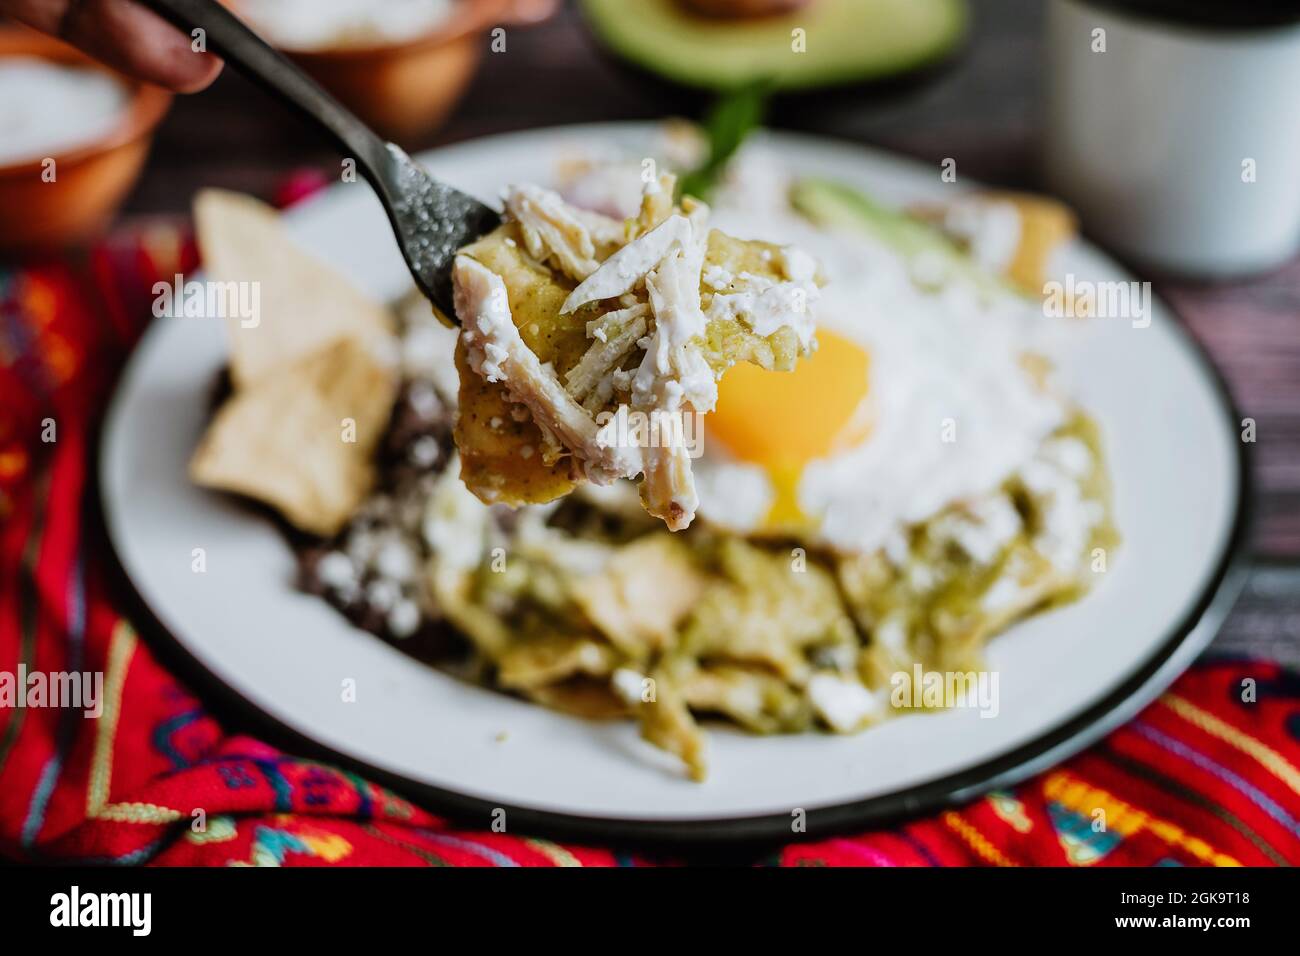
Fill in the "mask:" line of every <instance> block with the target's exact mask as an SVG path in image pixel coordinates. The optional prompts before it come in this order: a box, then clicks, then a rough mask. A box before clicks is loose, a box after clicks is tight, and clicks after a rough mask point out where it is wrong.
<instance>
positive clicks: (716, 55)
mask: <svg viewBox="0 0 1300 956" xmlns="http://www.w3.org/2000/svg"><path fill="white" fill-rule="evenodd" d="M581 5H582V9H583V11H584V12H585V13H586V16H587V20H588V22H589V23H590V24H591V28H592V30H593V31H594V32H595V34H596V35H597V37H599V38H600V39H601V41H603V42H604V43H605V44H606V45H607V46H609V47H610V48H611V49H612V50H613V51H614V52H615V53H617V54H619V55H620V56H622V57H624V58H625V59H627V60H630V61H631V62H633V63H635V64H637V65H638V66H641V67H643V68H645V69H647V70H649V71H650V72H652V73H656V74H659V75H660V76H663V77H665V78H667V79H669V80H672V81H674V82H677V83H682V84H684V85H687V86H695V87H705V88H708V89H724V90H725V89H734V88H736V87H741V86H745V85H748V84H750V83H754V82H760V81H768V82H770V83H771V85H772V88H773V89H774V90H798V89H810V88H813V87H819V86H831V85H836V84H843V83H853V82H857V81H861V80H870V79H876V78H880V77H884V76H892V75H894V74H897V73H902V72H905V71H907V70H912V69H915V68H917V67H921V66H925V65H927V64H929V63H932V62H934V61H936V60H939V59H941V58H942V57H943V56H944V55H945V54H947V53H948V52H949V51H951V50H952V49H953V48H954V47H955V46H956V45H957V44H958V43H959V42H960V40H961V39H962V38H963V37H964V36H965V33H966V24H967V8H966V0H812V3H810V4H809V5H808V6H807V7H805V8H803V9H801V10H796V11H795V12H793V13H790V14H785V15H782V16H769V17H762V18H757V19H745V20H729V19H709V18H706V17H701V16H698V15H695V14H692V13H691V12H690V11H689V9H687V8H686V7H685V6H684V5H682V4H681V2H680V0H633V2H629V0H581ZM795 30H803V31H804V33H803V34H802V37H803V52H796V49H795V39H796V34H795V33H794V31H795Z"/></svg>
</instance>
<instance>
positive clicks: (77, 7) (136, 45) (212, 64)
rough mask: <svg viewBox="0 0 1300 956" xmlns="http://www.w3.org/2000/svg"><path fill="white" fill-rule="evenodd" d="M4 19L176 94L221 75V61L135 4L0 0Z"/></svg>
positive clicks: (114, 0) (123, 0)
mask: <svg viewBox="0 0 1300 956" xmlns="http://www.w3.org/2000/svg"><path fill="white" fill-rule="evenodd" d="M0 14H7V15H8V16H10V17H12V18H13V19H15V20H18V21H19V22H21V23H25V24H27V25H28V26H31V27H35V28H36V29H37V30H40V31H41V32H42V33H48V34H50V35H52V36H56V37H58V38H59V39H61V40H64V41H66V42H68V43H71V44H72V45H73V46H75V47H77V48H79V49H80V50H82V51H83V52H85V53H87V54H89V55H90V56H93V57H94V58H95V59H97V60H101V61H103V62H104V63H107V64H108V65H109V66H111V67H113V68H115V69H118V70H121V71H122V72H123V73H127V74H129V75H131V76H134V77H136V78H137V79H141V80H144V81H146V82H149V83H155V84H157V85H159V86H165V87H167V88H168V89H172V90H175V91H176V92H178V93H194V92H197V91H199V90H201V89H203V88H204V87H206V86H207V85H208V84H210V83H211V82H212V81H213V80H214V79H216V77H217V74H218V73H220V72H221V60H220V59H218V58H217V57H216V56H213V55H212V54H211V53H206V52H205V53H199V52H196V51H195V50H194V49H193V47H192V46H191V39H190V37H188V36H186V35H185V34H184V33H182V32H181V31H179V30H177V29H176V28H175V27H173V26H172V25H171V24H169V23H168V22H167V21H166V20H164V19H162V17H160V16H158V15H157V14H156V13H154V12H153V11H152V10H149V9H147V8H146V7H143V6H141V5H140V4H139V3H136V2H135V0H0Z"/></svg>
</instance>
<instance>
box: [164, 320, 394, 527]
mask: <svg viewBox="0 0 1300 956" xmlns="http://www.w3.org/2000/svg"><path fill="white" fill-rule="evenodd" d="M396 388H397V385H396V381H395V378H394V375H393V373H392V371H391V370H390V369H388V368H386V367H384V366H383V365H381V364H379V363H378V362H377V361H376V360H375V358H374V356H373V355H372V353H371V352H370V351H369V349H367V348H366V347H365V346H364V345H362V344H360V343H358V342H357V341H355V340H354V339H350V338H341V339H338V340H337V341H335V342H334V343H333V344H332V345H328V346H326V347H325V348H324V349H321V350H319V351H317V352H315V353H313V354H311V355H308V356H306V357H304V358H301V359H299V360H298V361H297V362H295V363H293V364H292V365H290V366H288V367H287V368H278V369H277V371H276V374H274V375H269V376H266V377H264V378H262V379H260V380H258V381H256V382H254V383H253V384H252V385H250V386H248V387H246V388H243V389H241V390H239V391H237V392H235V394H234V395H233V396H232V397H231V398H230V399H229V400H228V401H227V402H226V403H225V404H224V405H223V406H222V407H221V409H220V410H219V411H218V412H217V414H216V417H215V418H214V419H213V421H212V423H211V425H210V426H209V427H208V431H207V433H206V434H205V435H204V436H203V440H202V442H200V444H199V447H198V449H197V450H196V451H195V453H194V457H193V459H192V460H191V462H190V477H191V478H192V479H193V480H194V482H195V483H197V484H199V485H201V486H203V487H205V488H212V489H217V490H221V491H231V492H235V493H237V494H242V495H246V496H248V497H250V498H253V499H255V500H257V501H261V502H263V503H265V504H267V505H270V506H271V507H272V508H274V509H275V510H276V511H278V512H279V513H280V514H282V515H283V516H284V517H285V518H286V519H287V520H288V521H289V522H290V523H291V524H293V525H294V526H295V527H297V528H299V529H301V530H303V531H306V532H309V533H311V534H316V535H320V536H321V537H331V536H333V535H334V534H336V533H337V532H338V531H339V530H340V529H341V528H342V527H343V525H344V523H345V522H346V521H347V520H348V518H349V517H351V515H352V513H353V512H354V511H355V510H356V508H357V506H358V505H359V504H360V503H361V501H362V499H363V498H365V496H366V494H367V493H368V492H369V491H370V488H371V486H372V485H373V483H374V468H373V463H372V459H373V457H374V452H375V447H376V445H377V443H378V442H379V440H380V438H381V437H382V436H383V433H384V429H385V428H386V427H387V424H388V417H389V415H390V414H391V412H392V407H393V402H394V400H395V397H396Z"/></svg>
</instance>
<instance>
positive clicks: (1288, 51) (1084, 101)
mask: <svg viewBox="0 0 1300 956" xmlns="http://www.w3.org/2000/svg"><path fill="white" fill-rule="evenodd" d="M1237 2H1238V3H1240V2H1241V0H1237ZM1248 7H1249V5H1247V9H1248ZM1047 56H1048V64H1047V102H1046V108H1047V115H1046V124H1045V129H1046V137H1045V141H1044V149H1043V159H1044V162H1045V168H1044V175H1045V177H1046V180H1047V182H1048V184H1049V186H1050V187H1051V189H1052V190H1053V191H1054V192H1056V193H1059V194H1060V195H1061V196H1062V197H1063V198H1064V199H1066V200H1067V201H1068V202H1070V203H1071V204H1072V205H1073V206H1074V207H1075V208H1076V209H1077V210H1078V211H1079V214H1080V216H1081V218H1082V219H1083V223H1084V227H1085V229H1087V231H1088V232H1089V233H1090V234H1091V235H1092V236H1094V237H1095V238H1097V239H1098V240H1100V241H1101V242H1102V243H1104V244H1106V245H1109V246H1111V247H1112V248H1114V249H1115V250H1116V251H1118V252H1120V253H1122V254H1124V255H1127V256H1129V257H1131V258H1133V259H1136V260H1138V261H1141V262H1144V263H1147V264H1149V265H1152V266H1155V267H1157V268H1159V269H1163V270H1167V271H1173V272H1178V273H1183V274H1191V275H1199V276H1204V277H1207V278H1227V277H1232V276H1238V275H1243V274H1247V273H1251V272H1257V271H1261V270H1265V269H1268V268H1271V267H1274V266H1277V265H1279V264H1280V263H1282V262H1284V261H1285V260H1286V259H1288V258H1290V257H1291V256H1292V255H1294V254H1295V253H1296V252H1297V250H1300V16H1297V17H1296V18H1295V19H1294V20H1293V21H1292V22H1290V23H1282V24H1280V25H1272V26H1261V27H1253V28H1236V29H1230V28H1223V27H1218V28H1216V27H1210V26H1201V25H1193V24H1189V23H1178V22H1171V21H1169V20H1160V19H1153V18H1148V17H1145V16H1143V15H1141V14H1138V13H1133V12H1129V11H1125V10H1123V9H1117V6H1116V5H1115V4H1113V3H1110V4H1107V3H1097V2H1095V0H1052V3H1051V6H1050V9H1049V14H1048V37H1047Z"/></svg>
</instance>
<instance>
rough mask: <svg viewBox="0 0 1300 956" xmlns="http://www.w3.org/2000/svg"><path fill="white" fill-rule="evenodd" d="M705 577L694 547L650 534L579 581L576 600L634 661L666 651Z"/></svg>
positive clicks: (592, 620)
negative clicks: (692, 550)
mask: <svg viewBox="0 0 1300 956" xmlns="http://www.w3.org/2000/svg"><path fill="white" fill-rule="evenodd" d="M703 590H704V581H703V578H702V576H701V575H700V573H699V572H698V571H697V570H696V569H695V567H694V565H693V564H692V562H691V556H690V551H689V549H687V547H686V546H685V545H683V544H681V543H679V542H678V541H677V540H676V539H674V538H670V537H667V536H666V535H661V534H650V535H646V536H645V537H643V538H640V539H639V540H637V541H634V542H632V543H631V544H629V545H626V546H624V547H622V548H620V549H619V550H618V552H617V553H616V554H615V555H614V557H613V558H612V559H611V560H610V561H609V563H608V564H607V565H606V566H605V567H604V568H603V569H602V570H601V571H599V572H597V573H596V574H591V575H587V576H585V577H583V578H581V579H580V580H578V581H577V582H576V583H575V586H574V588H573V599H574V601H575V602H576V603H577V604H578V606H579V607H581V608H582V610H583V612H584V613H585V614H586V615H587V618H588V619H589V620H590V621H591V622H592V623H593V624H594V625H596V627H598V628H599V629H600V631H601V633H603V634H604V635H605V636H606V637H607V638H609V641H610V643H611V644H613V645H614V646H615V647H617V648H618V649H619V650H621V651H622V652H623V653H625V654H627V655H628V656H629V657H631V658H632V659H633V660H644V659H646V658H647V657H649V655H650V653H651V652H653V651H656V650H662V649H663V648H665V647H667V646H668V645H669V643H670V642H671V641H672V640H673V639H674V637H675V636H676V629H677V624H678V622H680V621H681V619H682V618H683V617H685V616H686V612H687V611H689V610H690V609H691V607H693V606H694V605H695V602H696V601H698V600H699V597H700V594H701V593H702V592H703Z"/></svg>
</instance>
